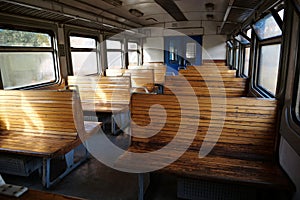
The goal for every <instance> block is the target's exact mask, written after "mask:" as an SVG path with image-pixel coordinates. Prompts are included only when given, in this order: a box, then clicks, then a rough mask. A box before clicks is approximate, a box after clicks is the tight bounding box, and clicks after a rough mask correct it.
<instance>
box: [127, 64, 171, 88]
mask: <svg viewBox="0 0 300 200" xmlns="http://www.w3.org/2000/svg"><path fill="white" fill-rule="evenodd" d="M128 69H153V70H154V83H155V84H161V85H163V84H164V82H165V75H166V71H167V66H166V65H162V64H160V65H157V64H148V65H143V66H130V65H129V66H128Z"/></svg>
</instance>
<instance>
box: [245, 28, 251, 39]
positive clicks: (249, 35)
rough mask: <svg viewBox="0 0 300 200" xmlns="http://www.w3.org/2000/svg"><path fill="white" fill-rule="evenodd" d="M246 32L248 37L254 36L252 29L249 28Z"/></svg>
mask: <svg viewBox="0 0 300 200" xmlns="http://www.w3.org/2000/svg"><path fill="white" fill-rule="evenodd" d="M246 34H247V36H248V38H251V37H252V29H251V28H249V29H248V30H247V32H246Z"/></svg>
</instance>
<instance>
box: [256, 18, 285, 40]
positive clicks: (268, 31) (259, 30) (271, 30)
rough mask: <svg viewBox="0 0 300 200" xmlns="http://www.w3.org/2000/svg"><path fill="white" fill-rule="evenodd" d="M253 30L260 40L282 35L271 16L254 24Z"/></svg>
mask: <svg viewBox="0 0 300 200" xmlns="http://www.w3.org/2000/svg"><path fill="white" fill-rule="evenodd" d="M253 28H254V30H255V32H256V34H257V35H258V37H259V39H261V40H264V39H268V38H272V37H277V36H280V35H282V32H281V29H280V27H279V26H278V24H277V22H276V21H275V19H274V17H273V16H272V15H271V14H269V15H267V16H266V17H265V18H263V19H261V20H259V21H258V22H256V23H255V24H254V25H253Z"/></svg>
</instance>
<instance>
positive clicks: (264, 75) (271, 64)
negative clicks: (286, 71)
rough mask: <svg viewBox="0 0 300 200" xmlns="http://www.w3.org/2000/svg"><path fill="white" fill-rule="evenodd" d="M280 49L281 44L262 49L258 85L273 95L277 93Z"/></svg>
mask: <svg viewBox="0 0 300 200" xmlns="http://www.w3.org/2000/svg"><path fill="white" fill-rule="evenodd" d="M280 48H281V45H280V44H274V45H266V46H262V47H261V52H260V63H259V69H258V85H259V86H261V87H263V88H264V89H266V90H267V91H269V92H270V93H271V94H273V95H275V92H276V84H277V76H278V68H279V59H280Z"/></svg>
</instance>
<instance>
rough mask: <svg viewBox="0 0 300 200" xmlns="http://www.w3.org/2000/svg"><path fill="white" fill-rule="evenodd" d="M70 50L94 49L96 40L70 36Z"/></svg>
mask: <svg viewBox="0 0 300 200" xmlns="http://www.w3.org/2000/svg"><path fill="white" fill-rule="evenodd" d="M70 43H71V47H72V48H96V40H95V39H93V38H85V37H76V36H70Z"/></svg>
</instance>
